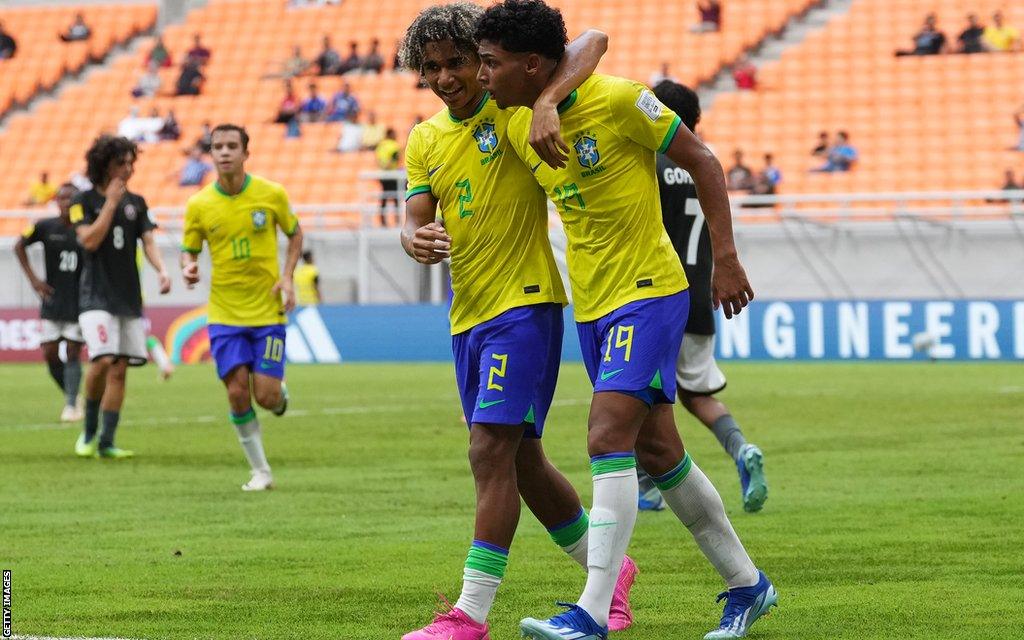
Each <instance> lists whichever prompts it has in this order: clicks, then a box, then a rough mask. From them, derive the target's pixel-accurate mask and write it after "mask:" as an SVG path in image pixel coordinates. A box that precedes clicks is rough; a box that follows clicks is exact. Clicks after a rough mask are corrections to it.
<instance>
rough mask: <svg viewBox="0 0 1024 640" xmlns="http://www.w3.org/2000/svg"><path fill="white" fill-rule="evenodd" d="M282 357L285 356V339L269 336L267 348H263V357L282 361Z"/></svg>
mask: <svg viewBox="0 0 1024 640" xmlns="http://www.w3.org/2000/svg"><path fill="white" fill-rule="evenodd" d="M282 358H284V340H282V339H281V338H275V337H273V336H267V344H266V348H264V349H263V359H264V360H273V361H274V362H281V359H282Z"/></svg>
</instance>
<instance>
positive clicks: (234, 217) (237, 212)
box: [181, 124, 302, 491]
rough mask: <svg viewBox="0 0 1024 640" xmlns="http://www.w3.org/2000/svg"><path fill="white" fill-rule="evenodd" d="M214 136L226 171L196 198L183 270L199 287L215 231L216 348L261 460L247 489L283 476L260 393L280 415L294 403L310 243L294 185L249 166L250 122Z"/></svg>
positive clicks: (239, 423) (215, 152)
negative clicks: (299, 305)
mask: <svg viewBox="0 0 1024 640" xmlns="http://www.w3.org/2000/svg"><path fill="white" fill-rule="evenodd" d="M211 140H212V143H211V144H212V149H211V154H212V156H213V161H214V163H216V166H217V180H216V181H214V182H213V183H211V184H209V185H207V186H206V187H205V188H203V189H202V190H200V191H199V192H198V193H196V194H195V195H193V196H192V197H191V198H189V200H188V204H187V205H186V208H185V232H184V237H183V238H182V244H181V249H182V253H181V270H182V276H183V277H184V279H185V283H186V284H187V285H188V286H189V287H190V288H191V287H193V286H195V285H196V283H198V282H199V279H200V274H199V263H198V262H197V257H198V255H199V253H200V252H201V251H202V249H203V242H204V241H205V242H206V244H207V245H209V247H210V258H211V262H212V273H211V274H210V305H209V310H208V311H207V320H208V323H209V334H210V351H211V352H212V353H213V359H214V361H215V362H216V364H217V376H218V377H219V378H220V379H221V380H222V381H223V382H224V386H225V387H226V388H227V392H228V404H230V406H231V421H232V422H233V423H234V425H235V429H236V430H237V432H238V439H239V442H241V444H242V449H243V450H244V451H245V455H246V458H247V459H248V460H249V466H250V467H251V468H252V477H251V478H250V480H249V482H247V483H246V484H244V485H242V489H243V490H244V491H263V490H266V489H270V488H271V487H272V486H273V476H272V475H271V472H270V464H269V463H268V462H267V457H266V454H265V453H264V451H263V437H262V433H261V431H260V423H259V420H258V419H257V418H256V412H255V411H254V410H253V406H252V400H253V398H255V400H256V404H258V405H260V406H261V407H263V408H264V409H268V410H270V411H271V412H272V413H274V414H275V415H282V414H284V412H285V410H286V409H287V408H288V390H287V388H286V387H285V386H284V382H283V378H284V354H285V351H284V349H285V324H286V323H287V316H286V314H287V312H289V311H291V310H292V309H293V308H295V291H294V286H293V284H292V281H293V275H294V273H295V264H296V263H297V262H298V260H299V254H300V253H301V251H302V229H300V228H299V221H298V219H297V218H296V217H295V214H294V213H293V212H292V209H291V205H290V204H289V202H288V194H287V193H285V190H284V187H282V186H281V185H279V184H277V183H276V182H271V181H270V180H266V179H264V178H260V177H259V176H254V175H250V174H248V173H246V172H245V161H246V159H247V158H248V157H249V134H248V133H246V131H245V129H243V128H242V127H239V126H236V125H232V124H222V125H219V126H217V127H215V128H214V129H213V132H212V136H211ZM278 229H280V230H281V231H283V232H284V234H285V235H286V236H288V253H287V255H286V257H285V265H284V273H283V274H282V273H280V271H279V266H278V261H277V230H278ZM250 388H251V389H252V391H251V393H250Z"/></svg>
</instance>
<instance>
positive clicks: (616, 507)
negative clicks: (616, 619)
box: [578, 467, 638, 626]
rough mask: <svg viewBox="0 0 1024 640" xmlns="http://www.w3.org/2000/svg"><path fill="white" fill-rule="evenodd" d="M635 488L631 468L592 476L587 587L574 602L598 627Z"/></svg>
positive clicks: (624, 543) (631, 517) (632, 513)
mask: <svg viewBox="0 0 1024 640" xmlns="http://www.w3.org/2000/svg"><path fill="white" fill-rule="evenodd" d="M637 487H638V485H637V479H636V468H635V467H630V468H628V469H623V470H621V471H614V472H611V473H603V474H600V475H595V476H594V507H593V509H591V510H590V533H589V544H588V545H587V586H586V587H585V588H584V589H583V595H581V596H580V599H579V602H578V604H579V606H581V607H583V609H585V610H586V612H587V613H589V614H590V616H591V617H592V618H593V619H594V621H595V622H597V624H599V625H602V626H606V625H607V624H608V610H609V608H610V607H611V605H612V596H613V594H614V593H615V583H616V581H617V580H618V578H619V571H620V570H621V569H622V558H623V557H624V556H625V555H626V548H627V547H629V539H630V537H631V536H632V535H633V525H634V524H636V511H637V503H636V496H637Z"/></svg>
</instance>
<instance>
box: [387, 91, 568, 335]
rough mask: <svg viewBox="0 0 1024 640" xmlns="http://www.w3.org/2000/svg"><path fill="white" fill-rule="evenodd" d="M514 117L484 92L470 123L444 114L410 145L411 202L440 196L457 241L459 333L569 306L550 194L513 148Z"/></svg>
mask: <svg viewBox="0 0 1024 640" xmlns="http://www.w3.org/2000/svg"><path fill="white" fill-rule="evenodd" d="M511 115H512V111H509V110H501V109H498V107H497V105H496V104H495V103H494V100H492V99H491V98H490V96H489V95H485V96H484V98H483V100H482V102H481V103H480V106H479V107H478V108H477V110H476V113H474V114H473V115H472V116H470V117H469V118H466V119H465V120H458V119H456V118H455V117H454V116H452V115H451V114H450V113H449V111H448V110H447V109H444V110H442V111H440V112H439V113H437V114H436V115H434V116H433V117H432V118H430V119H429V120H427V121H425V122H422V123H420V124H418V125H417V126H416V128H415V129H413V130H412V133H411V134H410V136H409V142H408V145H407V147H406V153H405V156H406V158H405V164H406V167H407V169H408V172H409V191H408V193H407V194H406V199H408V198H411V197H413V196H415V195H417V194H420V193H428V192H429V193H431V194H433V196H434V197H435V198H437V200H438V203H439V208H440V210H441V217H442V219H443V221H444V226H445V229H446V230H447V232H448V235H450V236H451V238H452V248H451V273H452V290H453V291H454V293H455V297H454V299H453V300H452V309H451V324H452V334H453V335H454V334H457V333H462V332H463V331H467V330H469V329H471V328H472V327H474V326H476V325H478V324H480V323H481V322H486V321H487V320H490V319H491V318H494V317H496V316H498V315H500V314H501V313H503V312H505V311H507V310H509V309H512V308H514V307H522V306H526V305H531V304H538V303H542V302H558V303H561V304H565V303H566V297H565V289H564V288H563V286H562V279H561V277H560V276H559V275H558V267H557V266H556V265H555V258H554V255H552V253H551V244H550V242H548V214H547V202H546V200H545V198H544V192H543V191H542V190H541V189H540V187H538V186H537V183H536V182H534V180H533V177H532V176H531V175H530V170H529V169H528V168H527V167H526V166H525V165H524V164H523V163H522V162H521V161H520V160H519V158H518V157H516V154H515V153H513V152H512V151H511V150H510V149H509V148H508V142H507V136H506V128H507V126H508V121H509V118H510V117H511Z"/></svg>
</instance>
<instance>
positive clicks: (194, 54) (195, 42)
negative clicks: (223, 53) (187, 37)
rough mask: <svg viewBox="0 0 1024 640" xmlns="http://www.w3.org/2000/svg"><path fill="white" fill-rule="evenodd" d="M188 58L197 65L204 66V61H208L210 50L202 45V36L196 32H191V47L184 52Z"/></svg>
mask: <svg viewBox="0 0 1024 640" xmlns="http://www.w3.org/2000/svg"><path fill="white" fill-rule="evenodd" d="M186 55H187V56H188V58H189V59H191V60H194V61H195V62H196V63H197V64H198V66H200V67H203V66H206V63H207V62H209V61H210V56H211V55H212V54H211V53H210V50H209V49H207V48H206V47H204V46H203V38H202V36H201V35H199V34H198V33H193V34H192V48H191V49H189V50H188V54H186Z"/></svg>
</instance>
